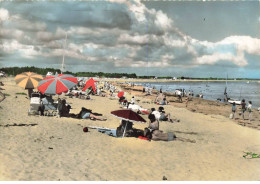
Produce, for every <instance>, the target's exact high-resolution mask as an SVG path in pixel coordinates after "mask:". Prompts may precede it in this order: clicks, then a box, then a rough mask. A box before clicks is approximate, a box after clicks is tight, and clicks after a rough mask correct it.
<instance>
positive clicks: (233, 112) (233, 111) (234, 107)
mask: <svg viewBox="0 0 260 184" xmlns="http://www.w3.org/2000/svg"><path fill="white" fill-rule="evenodd" d="M236 110H237V106H236V103H235V102H233V104H232V114H233V116H232V118H231V119H234V118H235V114H236Z"/></svg>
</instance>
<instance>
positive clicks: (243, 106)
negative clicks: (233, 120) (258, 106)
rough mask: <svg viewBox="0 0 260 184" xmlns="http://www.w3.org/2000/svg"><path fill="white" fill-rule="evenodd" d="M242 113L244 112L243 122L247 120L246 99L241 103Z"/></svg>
mask: <svg viewBox="0 0 260 184" xmlns="http://www.w3.org/2000/svg"><path fill="white" fill-rule="evenodd" d="M241 111H242V117H243V120H245V111H246V102H245V99H243V100H242V103H241Z"/></svg>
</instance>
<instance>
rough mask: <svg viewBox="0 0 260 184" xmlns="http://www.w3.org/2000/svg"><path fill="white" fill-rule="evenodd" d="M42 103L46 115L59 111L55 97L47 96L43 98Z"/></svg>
mask: <svg viewBox="0 0 260 184" xmlns="http://www.w3.org/2000/svg"><path fill="white" fill-rule="evenodd" d="M42 104H43V106H44V115H45V116H56V115H57V113H58V110H57V108H58V104H57V103H54V102H53V99H52V98H50V97H48V96H47V97H45V98H43V99H42Z"/></svg>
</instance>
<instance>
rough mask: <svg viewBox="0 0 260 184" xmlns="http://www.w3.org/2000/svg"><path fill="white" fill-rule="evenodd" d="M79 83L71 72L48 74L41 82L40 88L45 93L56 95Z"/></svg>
mask: <svg viewBox="0 0 260 184" xmlns="http://www.w3.org/2000/svg"><path fill="white" fill-rule="evenodd" d="M76 84H77V78H76V77H74V76H73V75H69V74H58V75H54V76H48V77H46V78H44V79H43V80H42V81H40V82H39V85H38V90H39V91H40V92H41V93H43V94H49V95H55V94H58V95H59V94H61V93H63V92H65V93H66V92H67V91H68V90H69V89H71V88H73V87H74V86H75V85H76Z"/></svg>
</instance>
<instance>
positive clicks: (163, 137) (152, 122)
mask: <svg viewBox="0 0 260 184" xmlns="http://www.w3.org/2000/svg"><path fill="white" fill-rule="evenodd" d="M148 118H149V125H148V127H147V128H145V129H144V137H146V138H148V139H150V140H153V141H173V140H179V141H185V142H191V143H195V142H196V141H195V140H190V139H186V138H181V137H177V136H176V135H175V134H174V133H172V132H167V133H164V132H163V131H162V130H160V129H159V127H160V126H159V125H160V123H159V120H158V119H157V118H156V116H155V115H154V114H153V113H151V114H149V116H148Z"/></svg>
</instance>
